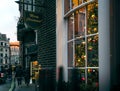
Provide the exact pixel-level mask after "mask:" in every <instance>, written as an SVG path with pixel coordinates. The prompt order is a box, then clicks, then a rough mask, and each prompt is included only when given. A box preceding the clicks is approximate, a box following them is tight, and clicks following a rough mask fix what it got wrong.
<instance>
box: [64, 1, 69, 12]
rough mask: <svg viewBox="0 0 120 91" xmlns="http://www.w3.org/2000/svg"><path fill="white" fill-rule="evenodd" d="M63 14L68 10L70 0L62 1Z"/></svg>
mask: <svg viewBox="0 0 120 91" xmlns="http://www.w3.org/2000/svg"><path fill="white" fill-rule="evenodd" d="M64 7H65V11H64V12H65V14H66V13H67V12H68V11H69V10H70V0H64Z"/></svg>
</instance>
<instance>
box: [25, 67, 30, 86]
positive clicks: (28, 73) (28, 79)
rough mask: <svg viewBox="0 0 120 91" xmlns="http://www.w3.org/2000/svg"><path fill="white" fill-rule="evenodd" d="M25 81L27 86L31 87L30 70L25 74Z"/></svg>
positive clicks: (27, 69)
mask: <svg viewBox="0 0 120 91" xmlns="http://www.w3.org/2000/svg"><path fill="white" fill-rule="evenodd" d="M24 79H25V84H26V85H27V86H29V83H30V68H29V67H28V68H26V70H25V72H24Z"/></svg>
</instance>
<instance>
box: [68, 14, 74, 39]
mask: <svg viewBox="0 0 120 91" xmlns="http://www.w3.org/2000/svg"><path fill="white" fill-rule="evenodd" d="M73 21H74V17H73V15H71V16H70V17H69V18H68V40H71V39H73V24H74V22H73Z"/></svg>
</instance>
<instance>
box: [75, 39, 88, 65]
mask: <svg viewBox="0 0 120 91" xmlns="http://www.w3.org/2000/svg"><path fill="white" fill-rule="evenodd" d="M85 59H86V55H85V39H84V38H83V39H78V40H76V41H75V66H77V67H84V66H85Z"/></svg>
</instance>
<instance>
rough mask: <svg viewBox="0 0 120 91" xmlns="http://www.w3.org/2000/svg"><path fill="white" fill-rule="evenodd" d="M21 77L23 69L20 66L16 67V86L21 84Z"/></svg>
mask: <svg viewBox="0 0 120 91" xmlns="http://www.w3.org/2000/svg"><path fill="white" fill-rule="evenodd" d="M22 77H23V69H22V66H19V67H17V68H16V74H15V78H16V79H17V83H18V86H21V84H22Z"/></svg>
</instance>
